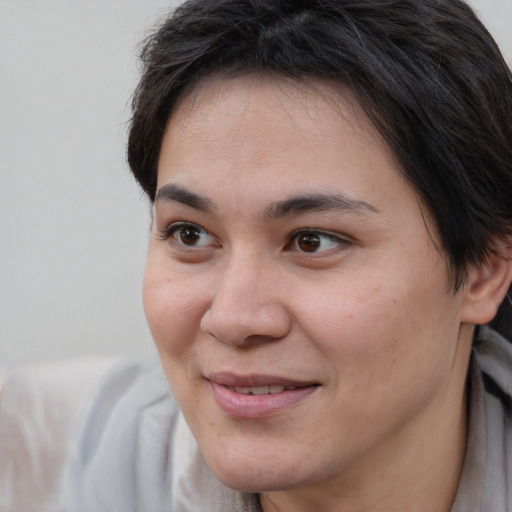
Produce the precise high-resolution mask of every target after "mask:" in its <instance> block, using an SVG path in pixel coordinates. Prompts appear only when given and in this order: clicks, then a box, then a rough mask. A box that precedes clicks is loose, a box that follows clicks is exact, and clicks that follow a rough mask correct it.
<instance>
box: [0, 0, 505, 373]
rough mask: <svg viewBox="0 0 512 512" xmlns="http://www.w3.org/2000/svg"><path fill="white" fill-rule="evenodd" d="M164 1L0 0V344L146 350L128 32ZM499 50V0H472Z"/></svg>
mask: <svg viewBox="0 0 512 512" xmlns="http://www.w3.org/2000/svg"><path fill="white" fill-rule="evenodd" d="M172 3H173V2H169V1H164V0H0V355H1V357H2V360H3V362H4V363H7V364H17V363H21V362H31V361H38V360H49V359H57V358H63V357H69V356H74V355H81V354H86V353H105V352H107V353H115V352H125V353H129V354H141V353H144V352H146V351H148V350H151V348H150V347H151V342H150V336H149V333H148V330H147V328H146V325H145V321H144V316H143V312H142V303H141V298H140V297H141V292H140V289H141V280H142V273H143V266H144V258H145V250H146V244H147V236H148V225H149V217H148V206H147V204H146V202H145V200H144V199H143V198H142V195H141V193H140V192H139V190H138V188H137V187H136V185H135V184H134V183H133V181H132V178H131V177H130V175H129V172H128V170H127V166H126V165H125V161H124V143H125V128H124V124H123V123H124V122H125V121H126V120H127V119H128V117H129V110H128V108H127V107H128V98H129V96H130V93H131V91H132V89H133V86H134V84H135V77H136V67H135V66H136V59H135V55H136V42H137V41H139V40H140V39H141V38H142V37H143V35H144V34H145V30H146V29H148V28H150V27H151V26H152V25H153V23H154V21H155V20H156V19H157V18H158V17H159V16H162V15H163V13H165V12H167V11H168V10H169V9H170V6H171V5H172ZM473 5H474V6H475V7H476V8H477V9H478V10H479V11H480V12H481V14H482V16H483V17H484V19H485V20H486V22H487V24H488V26H489V28H490V29H491V30H492V32H493V33H494V34H495V36H496V38H497V39H498V41H499V43H500V44H501V45H502V48H503V49H504V51H505V53H506V54H507V55H508V60H509V62H512V34H511V30H510V28H511V24H512V0H475V1H474V2H473Z"/></svg>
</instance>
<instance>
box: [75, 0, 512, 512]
mask: <svg viewBox="0 0 512 512" xmlns="http://www.w3.org/2000/svg"><path fill="white" fill-rule="evenodd" d="M142 61H143V74H142V78H141V81H140V84H139V86H138V89H137V91H136V93H135V97H134V101H133V109H134V114H133V119H132V124H131V131H130V138H129V145H128V157H129V163H130V166H131V169H132V172H133V174H134V176H135V177H136V179H137V180H138V181H139V183H140V185H141V186H142V188H143V189H144V191H145V192H146V193H147V195H148V197H149V198H150V200H151V202H152V205H153V210H152V211H153V222H152V234H151V241H150V246H149V253H148V261H147V269H146V276H145V283H144V305H145V310H146V316H147V319H148V323H149V326H150V328H151V331H152V334H153V337H154V339H155V343H156V346H157V348H158V351H159V354H160V358H161V362H162V367H163V370H164V374H165V377H166V379H164V378H163V377H162V376H161V375H160V372H159V371H158V370H156V369H141V368H138V367H136V366H134V367H130V368H121V369H119V370H118V371H117V372H116V373H115V374H114V375H113V376H112V377H111V379H110V380H109V381H107V382H106V383H105V384H104V387H103V388H102V389H101V390H100V393H99V396H98V400H97V402H96V404H95V406H94V407H93V410H92V411H91V415H90V420H89V422H88V423H87V425H86V426H85V427H84V430H83V435H82V439H81V443H80V446H79V450H78V453H77V456H76V458H75V460H74V461H73V462H72V464H71V467H70V473H69V474H70V476H69V479H68V484H67V491H66V493H67V494H66V496H67V498H66V500H67V501H66V503H67V507H68V509H69V510H73V511H75V510H103V511H110V510H112V511H114V510H115V511H124V510H143V511H146V510H147V511H149V510H155V511H164V510H173V511H181V510H183V511H185V510H186V511H191V510H194V511H196V510H197V511H217V510H218V511H221V510H222V511H226V510H247V511H256V510H263V511H264V512H269V511H276V510H279V511H281V510H285V511H291V510H293V511H309V510H322V511H331V510H333V511H345V510H347V511H354V510H358V511H366V510H369V511H370V510H371V511H386V512H389V511H391V510H415V511H422V512H423V511H425V512H426V511H432V512H434V511H436V512H439V511H449V510H452V511H465V512H467V511H473V510H474V511H477V510H478V511H479V510H485V511H488V510H499V511H502V510H512V502H511V501H510V498H509V496H512V484H511V478H510V474H511V467H512V460H511V455H510V454H511V453H512V445H511V440H512V437H511V433H510V422H509V418H510V414H511V410H510V399H511V388H510V377H509V375H510V374H509V372H510V370H511V368H512V349H511V347H510V345H509V343H508V341H506V339H505V338H504V337H502V336H501V335H500V334H498V333H497V332H496V330H493V327H494V328H495V329H497V330H498V331H500V332H501V333H502V334H503V335H505V336H508V335H509V333H508V331H507V329H508V330H510V309H511V308H510V298H509V297H508V296H507V293H508V292H509V289H510V284H511V280H512V263H511V234H512V197H511V193H510V191H511V190H512V123H510V119H511V115H512V78H511V74H510V71H509V69H508V68H507V66H506V64H505V63H504V61H503V58H502V57H501V55H500V53H499V50H498V48H497V47H496V45H495V43H494V42H493V40H492V38H491V37H490V35H489V34H488V33H487V31H486V30H485V28H484V27H483V26H482V25H481V23H480V22H479V21H478V19H477V18H476V16H475V15H474V13H473V12H472V10H471V9H470V8H469V7H468V6H467V5H466V4H465V3H463V2H462V1H459V0H395V1H393V0H386V1H383V0H369V1H366V2H350V1H340V0H316V1H314V0H308V1H306V0H304V1H297V0H278V1H275V0H272V1H271V0H244V1H242V0H219V1H215V2H212V1H207V0H196V1H190V2H187V3H186V4H184V5H183V6H182V7H181V8H179V9H178V10H177V11H176V13H175V14H174V15H173V16H172V17H171V18H170V19H169V20H167V21H166V22H165V23H164V24H163V25H162V26H161V27H160V28H159V30H158V31H157V32H156V33H155V34H154V35H153V36H151V37H150V38H149V40H148V42H147V44H146V46H145V48H144V50H143V52H142ZM489 324H490V327H489ZM480 326H485V327H480ZM171 389H172V393H171Z"/></svg>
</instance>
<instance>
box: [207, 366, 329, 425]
mask: <svg viewBox="0 0 512 512" xmlns="http://www.w3.org/2000/svg"><path fill="white" fill-rule="evenodd" d="M276 380H277V381H278V382H276ZM279 380H281V381H283V379H276V378H269V377H251V378H244V379H242V378H239V377H235V376H232V375H225V374H222V375H217V376H216V377H214V378H213V379H211V380H210V379H209V383H210V387H211V390H212V394H213V398H214V400H215V403H216V404H217V405H218V407H219V408H220V409H221V410H222V411H223V412H224V413H225V414H227V415H228V416H230V417H233V418H238V419H260V418H268V417H270V416H274V415H277V414H280V413H282V412H284V411H285V409H288V408H289V407H291V406H294V405H297V404H299V403H300V402H302V401H303V400H304V399H306V398H307V397H309V396H310V395H311V394H313V393H315V391H317V390H318V389H319V388H320V387H321V386H319V385H318V384H317V383H298V382H286V383H281V382H279ZM263 381H266V383H265V382H263Z"/></svg>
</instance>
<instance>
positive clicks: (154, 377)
mask: <svg viewBox="0 0 512 512" xmlns="http://www.w3.org/2000/svg"><path fill="white" fill-rule="evenodd" d="M468 377H469V388H470V399H469V432H468V444H467V451H466V457H465V460H464V467H463V471H462V477H461V481H460V485H459V489H458V492H457V496H456V500H455V503H454V505H453V508H452V512H512V482H511V480H512V429H511V415H512V344H510V343H509V342H508V341H506V340H505V339H504V338H502V337H501V336H499V335H498V334H497V333H495V332H494V331H492V330H490V329H488V328H482V330H481V333H480V338H479V340H478V341H477V342H476V343H475V347H474V350H473V355H472V360H471V364H470V370H469V376H468ZM63 509H64V510H65V511H66V512H98V511H101V512H135V511H137V512H228V511H229V512H258V511H260V507H259V504H258V498H257V496H256V495H251V494H246V493H241V492H238V491H234V490H232V489H229V488H228V487H226V486H224V485H223V484H222V483H221V482H219V481H218V480H217V479H216V477H215V476H214V475H213V473H212V472H211V471H210V470H209V469H208V467H207V466H206V464H205V462H204V460H203V458H202V456H201V454H200V452H199V449H198V447H197V444H196V442H195V440H194V438H193V436H192V434H191V433H190V430H189V429H188V426H187V424H186V422H185V420H184V419H183V416H182V414H181V413H180V411H179V408H178V405H177V404H176V401H175V400H174V398H173V396H172V394H171V392H170V390H169V386H168V384H167V381H166V379H165V377H164V375H163V373H162V371H161V369H160V368H159V367H152V368H150V367H141V366H139V365H136V364H128V365H123V366H121V367H119V368H117V369H116V370H115V371H114V372H113V373H112V374H111V375H110V376H109V378H108V379H107V380H105V381H104V383H103V385H102V386H101V387H100V389H99V391H98V393H97V398H96V400H95V401H94V404H93V405H92V407H91V410H90V411H89V415H88V419H87V421H86V423H85V425H84V426H83V428H82V433H81V436H80V439H79V443H78V446H77V451H76V454H75V456H74V457H73V459H72V460H71V461H70V464H69V467H68V472H67V478H66V481H65V485H64V494H63Z"/></svg>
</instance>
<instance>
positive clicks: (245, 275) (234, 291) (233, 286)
mask: <svg viewBox="0 0 512 512" xmlns="http://www.w3.org/2000/svg"><path fill="white" fill-rule="evenodd" d="M277 270H279V269H277ZM279 281H280V277H279V276H276V269H275V268H272V264H271V262H269V263H268V264H267V265H265V264H263V263H262V262H261V260H260V261H259V262H256V261H254V259H253V258H239V259H238V260H237V261H233V262H231V263H230V264H228V265H226V267H225V268H223V269H222V271H219V279H218V281H217V285H216V287H215V291H214V295H213V298H212V300H211V302H210V306H209V308H208V309H207V310H206V311H205V314H204V315H203V317H202V319H201V329H202V330H203V332H205V333H206V334H208V335H209V336H211V337H213V338H215V339H216V340H218V341H221V342H223V343H226V344H230V345H236V346H245V345H251V344H254V343H258V342H259V343H262V342H267V341H272V340H278V339H281V338H283V337H285V336H286V335H287V334H288V333H289V332H290V329H291V326H292V321H291V316H290V314H289V312H288V310H287V308H286V304H285V303H284V300H283V299H282V298H280V297H279V288H280V287H279V285H278V282H279Z"/></svg>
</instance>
